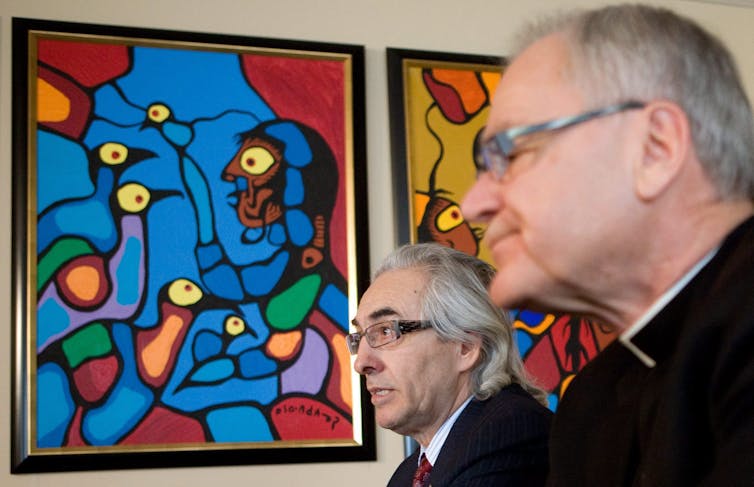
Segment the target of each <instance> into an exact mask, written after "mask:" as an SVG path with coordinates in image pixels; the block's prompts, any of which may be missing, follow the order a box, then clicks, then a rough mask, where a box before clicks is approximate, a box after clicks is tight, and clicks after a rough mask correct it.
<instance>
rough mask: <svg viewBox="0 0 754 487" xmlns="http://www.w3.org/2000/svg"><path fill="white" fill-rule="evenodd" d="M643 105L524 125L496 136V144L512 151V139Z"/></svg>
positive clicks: (629, 104) (634, 103) (632, 103)
mask: <svg viewBox="0 0 754 487" xmlns="http://www.w3.org/2000/svg"><path fill="white" fill-rule="evenodd" d="M644 106H645V105H644V103H642V102H640V101H636V100H631V101H627V102H625V103H619V104H617V105H613V106H609V107H607V108H600V109H598V110H591V111H588V112H586V113H581V114H579V115H574V116H572V117H563V118H558V119H555V120H550V121H549V122H542V123H538V124H535V125H524V126H523V127H513V128H511V129H510V130H506V131H505V132H501V133H500V134H498V135H497V139H498V143H499V144H500V146H501V147H502V149H503V150H504V151H506V152H508V151H510V150H512V149H513V139H515V138H516V137H520V136H522V135H527V134H531V133H535V132H543V131H546V130H547V131H551V130H560V129H564V128H566V127H570V126H571V125H576V124H579V123H582V122H586V121H587V120H589V119H591V118H597V117H604V116H606V115H612V114H613V113H617V112H622V111H623V110H633V109H636V108H644Z"/></svg>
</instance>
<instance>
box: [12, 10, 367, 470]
mask: <svg viewBox="0 0 754 487" xmlns="http://www.w3.org/2000/svg"><path fill="white" fill-rule="evenodd" d="M189 41H190V42H189ZM14 52H15V58H14V75H15V78H14V80H15V82H16V83H17V84H18V85H20V86H17V87H16V88H17V90H18V91H16V92H15V94H16V95H17V96H15V98H16V102H17V106H16V110H15V116H16V119H15V121H14V122H15V123H16V124H19V125H21V127H20V128H19V131H18V132H17V137H16V139H15V142H16V143H17V146H16V149H17V150H15V153H16V156H17V160H16V161H15V166H14V169H15V172H14V175H15V177H16V180H15V182H16V185H15V187H16V189H21V192H22V193H24V195H25V196H24V197H21V196H20V195H17V196H18V197H17V198H16V199H15V204H16V206H17V208H16V214H15V216H16V220H15V222H14V230H15V232H16V239H15V242H16V250H17V251H18V252H20V253H24V252H25V254H26V255H24V257H23V259H24V261H25V262H27V263H28V264H27V265H28V267H26V268H25V269H22V268H21V267H18V268H17V272H16V273H15V275H16V276H17V278H18V279H19V281H20V282H22V283H23V285H19V286H18V288H21V289H24V290H25V291H24V294H25V296H24V297H20V296H19V297H18V299H23V300H25V301H26V304H27V306H28V308H27V310H26V311H27V315H26V316H22V315H19V316H17V322H18V329H17V336H16V339H17V340H19V341H20V343H22V344H23V350H24V351H23V353H24V354H26V359H27V361H24V360H21V357H17V359H18V360H16V363H17V364H18V367H19V368H21V369H23V368H24V365H23V364H24V363H28V364H29V365H28V370H26V371H21V372H27V373H26V374H25V375H24V376H19V379H18V381H17V383H16V384H15V386H16V387H20V388H22V389H23V390H24V391H25V394H26V395H27V401H26V402H25V403H23V404H18V406H17V409H18V410H20V411H17V412H16V413H17V414H23V417H24V420H23V421H17V422H15V424H16V428H17V431H15V434H16V436H17V437H19V438H20V439H21V441H23V445H14V446H15V450H14V458H17V459H18V462H19V463H18V464H16V465H15V466H14V467H15V468H17V469H20V470H23V468H22V467H21V463H23V462H24V461H26V464H27V465H26V467H29V465H31V467H29V468H40V469H56V468H58V464H60V465H63V464H65V465H66V466H65V467H63V468H71V465H73V466H74V467H73V468H76V467H77V466H78V467H80V468H103V467H102V465H103V464H104V465H109V466H111V467H113V468H115V467H117V468H121V467H129V466H139V461H138V458H140V457H138V456H137V457H136V460H134V459H133V458H130V459H128V460H123V459H122V458H120V457H118V456H117V455H99V458H96V459H95V460H92V461H90V457H91V456H92V455H94V454H95V453H102V452H106V453H110V454H113V453H115V454H117V453H123V454H128V453H133V452H139V453H160V452H166V453H176V454H175V455H171V456H165V457H159V456H156V455H152V456H150V457H148V458H149V462H150V463H151V464H155V463H156V464H161V465H165V466H171V465H173V464H197V463H264V462H275V463H278V462H288V461H314V460H318V461H343V460H358V459H361V460H363V459H367V458H369V457H373V455H374V447H373V443H372V442H373V438H372V435H371V433H370V432H369V429H370V428H373V425H372V424H371V423H370V421H369V419H368V418H369V417H371V411H370V410H368V407H369V406H368V405H367V404H363V403H362V401H361V392H362V391H361V387H360V384H359V381H358V380H354V374H353V373H352V371H351V366H350V356H349V354H348V351H347V347H346V344H345V334H346V333H347V330H348V320H349V316H351V315H352V314H353V309H354V307H355V303H356V299H357V294H358V292H359V290H360V287H361V286H360V280H363V279H364V278H365V276H362V275H360V274H361V272H359V271H363V264H360V263H359V261H360V260H363V258H364V257H362V256H361V254H362V253H363V252H364V251H365V250H366V247H365V245H366V230H365V228H366V227H365V221H364V220H363V216H364V214H365V209H364V208H361V207H357V206H356V202H357V201H363V200H364V198H363V196H364V195H359V194H357V192H361V191H363V189H364V163H365V161H364V154H363V152H362V151H361V150H360V147H363V145H364V144H363V143H361V142H362V138H363V117H364V114H363V86H361V85H362V84H363V77H362V76H363V74H362V73H360V71H363V49H362V48H361V47H358V46H348V45H331V44H327V45H325V44H314V43H302V42H294V41H288V42H284V41H274V40H261V39H250V38H229V37H225V36H222V37H221V36H212V35H201V34H193V35H189V34H183V33H175V32H166V31H145V30H140V31H134V30H130V29H125V28H114V27H105V26H87V25H82V24H62V23H48V22H40V21H33V20H28V19H14ZM22 89H23V90H22ZM27 137H28V138H27ZM357 142H358V143H357ZM22 144H23V150H19V149H20V148H21V146H22ZM355 147H356V149H354V148H355ZM24 188H26V191H23V189H24ZM357 227H358V229H359V230H358V231H357V230H356V228H357ZM359 246H360V247H359ZM357 251H358V252H357ZM362 408H365V410H366V411H367V414H365V411H364V410H362ZM364 416H366V417H367V418H365V417H364ZM24 425H28V428H26V427H25V426H24ZM240 449H243V451H244V452H243V454H240V453H239V450H240ZM186 450H188V451H192V452H194V453H196V455H194V456H186V455H184V456H182V457H181V456H179V455H178V454H177V452H179V451H186ZM323 450H324V451H323ZM325 451H326V453H325ZM207 453H212V454H213V455H207ZM103 456H104V457H105V459H104V460H103V458H102V457H103ZM61 457H63V460H61ZM38 458H41V460H40V461H38V462H35V461H34V460H35V459H38ZM113 458H115V459H118V460H112V459H113ZM176 458H178V460H177V461H176ZM45 459H46V461H45ZM103 462H104V463H103ZM108 462H109V463H108ZM92 464H96V465H92ZM24 468H25V467H24Z"/></svg>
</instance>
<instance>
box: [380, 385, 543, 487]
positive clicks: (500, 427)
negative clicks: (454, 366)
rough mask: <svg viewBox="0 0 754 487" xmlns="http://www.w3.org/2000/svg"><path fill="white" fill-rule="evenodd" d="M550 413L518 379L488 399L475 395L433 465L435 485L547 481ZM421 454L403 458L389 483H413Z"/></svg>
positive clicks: (531, 485)
mask: <svg viewBox="0 0 754 487" xmlns="http://www.w3.org/2000/svg"><path fill="white" fill-rule="evenodd" d="M551 415H552V413H551V412H550V410H549V409H547V408H545V407H544V406H542V405H541V404H539V403H538V402H537V401H536V400H535V399H534V398H532V397H531V395H529V394H528V393H527V392H525V391H524V390H523V389H522V388H521V387H520V386H519V385H517V384H515V385H510V386H507V387H504V388H503V389H502V390H501V391H500V392H499V393H497V394H496V395H495V396H493V397H491V398H489V399H487V400H486V401H478V400H476V399H472V400H471V402H470V403H469V404H468V405H467V406H466V409H464V410H463V412H461V414H460V416H458V419H457V420H456V422H455V424H454V425H453V427H452V428H451V430H450V433H449V434H448V437H447V439H446V440H445V443H444V445H443V447H442V449H441V450H440V455H439V456H438V457H437V461H436V462H435V464H434V465H433V466H432V472H431V474H430V477H429V481H430V483H431V485H432V486H433V487H442V486H449V485H454V486H491V485H494V486H526V487H536V486H541V485H544V482H545V479H546V477H547V437H548V434H549V429H550V419H551ZM418 458H419V450H418V449H417V450H416V451H415V452H414V453H413V454H412V455H411V456H409V457H408V458H406V459H405V460H404V461H403V463H401V465H400V466H399V467H398V469H397V470H396V471H395V473H394V474H393V477H392V478H391V479H390V483H389V484H388V485H389V486H391V487H393V486H395V487H407V486H410V485H411V479H412V477H413V475H414V471H415V470H416V466H417V464H418Z"/></svg>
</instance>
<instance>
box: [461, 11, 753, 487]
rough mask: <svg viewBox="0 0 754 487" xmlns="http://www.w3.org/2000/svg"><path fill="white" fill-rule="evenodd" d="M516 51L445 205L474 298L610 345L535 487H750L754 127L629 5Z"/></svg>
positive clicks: (692, 28)
mask: <svg viewBox="0 0 754 487" xmlns="http://www.w3.org/2000/svg"><path fill="white" fill-rule="evenodd" d="M522 39H523V40H522V42H521V48H520V49H518V52H519V54H517V55H516V56H515V59H514V60H513V62H512V63H511V64H510V66H509V67H508V68H506V69H505V71H504V73H503V77H502V79H501V81H500V84H499V85H498V87H497V91H496V93H495V96H494V99H493V102H492V107H491V110H490V115H489V119H488V123H487V126H486V128H485V130H484V132H483V133H482V135H481V137H480V139H479V144H478V146H477V157H476V164H477V167H478V170H479V174H478V177H477V182H476V183H475V185H474V187H473V188H472V189H471V190H470V192H469V193H468V194H467V195H466V197H465V199H464V201H463V202H462V205H461V206H462V210H463V212H464V214H465V216H466V218H467V219H468V220H472V221H477V222H485V223H487V224H488V226H487V231H486V234H485V239H486V244H487V246H488V247H489V248H490V251H491V253H492V255H493V259H494V260H495V264H496V266H497V274H496V275H495V278H494V279H493V282H492V285H491V286H490V294H491V296H492V299H493V301H494V302H495V303H496V304H498V305H500V306H508V307H521V308H527V309H541V310H553V311H561V312H568V313H574V314H580V315H585V316H589V317H593V318H595V319H597V320H598V321H601V322H603V323H606V324H612V325H614V326H615V327H616V328H617V329H618V331H619V332H620V335H619V338H618V339H617V340H616V341H615V342H613V343H612V344H611V345H610V346H608V347H607V348H606V349H605V350H603V351H602V353H601V354H600V355H598V356H597V357H596V358H595V359H594V360H593V361H592V362H590V363H589V364H587V366H586V367H585V368H584V369H583V370H582V371H581V372H580V373H579V374H578V375H577V376H576V378H575V379H574V380H573V381H572V382H571V384H570V386H569V388H568V390H567V391H566V393H565V396H564V397H563V399H562V401H561V403H560V404H559V406H558V410H557V412H556V415H555V420H554V422H553V429H552V439H551V442H550V469H551V474H550V477H551V479H550V484H551V485H553V486H561V485H562V486H567V485H573V486H579V487H584V486H591V485H595V486H603V485H610V486H689V485H714V486H722V485H725V486H732V485H736V486H739V485H741V486H742V485H746V486H752V485H754V297H753V290H754V218H752V215H753V213H754V212H753V207H752V200H753V199H754V128H753V127H754V123H752V110H751V105H750V103H749V100H748V99H747V97H746V94H745V92H744V89H743V87H742V84H741V81H740V78H739V76H738V73H737V69H736V67H735V64H734V61H733V59H732V57H731V55H730V53H729V52H728V50H727V49H726V48H725V47H724V46H723V44H722V43H721V42H720V41H719V40H718V39H716V38H715V37H714V36H712V35H711V34H710V33H708V32H706V31H705V30H704V29H702V28H701V27H700V26H699V25H697V24H696V23H694V22H692V21H690V20H688V19H686V18H683V17H681V16H679V15H677V14H675V13H673V12H671V11H669V10H667V9H662V8H655V7H650V6H642V5H615V6H609V7H604V8H600V9H597V10H591V11H585V12H576V13H574V14H567V15H565V16H558V17H557V18H555V19H550V20H549V21H547V22H541V23H538V24H535V25H534V26H533V27H532V28H530V29H529V30H528V31H526V33H525V36H524V37H523V38H522Z"/></svg>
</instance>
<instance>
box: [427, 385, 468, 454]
mask: <svg viewBox="0 0 754 487" xmlns="http://www.w3.org/2000/svg"><path fill="white" fill-rule="evenodd" d="M473 397H474V396H469V398H468V399H466V400H465V401H464V402H463V404H461V405H460V406H459V407H458V409H456V410H455V411H454V412H453V414H451V415H450V417H448V419H446V420H445V422H444V423H443V424H442V425H441V426H440V428H439V429H438V430H437V433H435V436H433V437H432V440H430V442H429V445H427V448H424V447H421V450H419V460H418V461H417V463H418V462H421V457H422V454H424V455H426V456H427V460H429V463H430V464H431V465H434V464H435V462H436V461H437V457H439V456H440V450H442V446H443V445H444V444H445V440H446V439H447V438H448V434H449V433H450V430H451V429H452V428H453V425H454V424H455V422H456V420H457V419H458V416H460V415H461V412H463V410H464V409H466V406H467V405H468V404H469V402H471V399H473Z"/></svg>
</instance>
